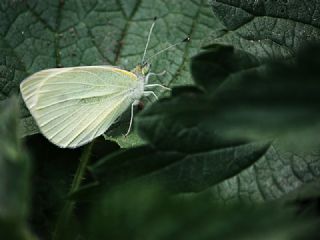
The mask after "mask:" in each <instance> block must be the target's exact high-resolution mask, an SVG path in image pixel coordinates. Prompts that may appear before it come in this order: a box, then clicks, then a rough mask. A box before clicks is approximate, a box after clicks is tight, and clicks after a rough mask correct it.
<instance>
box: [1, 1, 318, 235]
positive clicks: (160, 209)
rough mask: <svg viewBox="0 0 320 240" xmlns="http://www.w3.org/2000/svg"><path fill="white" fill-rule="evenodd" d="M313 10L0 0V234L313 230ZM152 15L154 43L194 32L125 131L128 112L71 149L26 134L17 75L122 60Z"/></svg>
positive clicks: (270, 5)
mask: <svg viewBox="0 0 320 240" xmlns="http://www.w3.org/2000/svg"><path fill="white" fill-rule="evenodd" d="M319 14H320V5H319V4H318V2H317V1H301V0H286V1H285V0H268V1H265V0H250V1H240V0H239V1H234V0H215V1H213V0H212V1H204V0H203V1H202V0H188V1H182V0H177V1H169V0H164V1H163V0H155V1H154V0H130V1H124V0H106V1H102V0H89V1H81V0H55V1H36V0H26V1H19V0H14V1H12V0H4V1H1V3H0V22H1V24H0V97H1V101H2V104H1V109H0V110H1V114H0V136H1V137H0V236H1V239H2V238H4V239H37V238H39V239H51V238H52V239H77V238H78V239H79V238H80V239H82V238H84V239H105V238H108V239H216V238H217V239H218V238H221V239H315V238H316V237H317V236H316V234H317V233H316V232H315V230H316V229H317V226H318V217H319V176H320V158H319V155H320V153H319V139H318V134H317V132H318V131H319V111H318V109H319V104H320V101H319V100H320V99H319V96H320V95H319V88H320V85H319V82H318V81H319V80H318V79H320V72H319V67H318V66H319V65H320V60H319V58H318V56H319V54H320V45H319V44H317V42H318V40H319V38H320V33H319V31H320V15H319ZM154 16H157V17H158V20H157V24H156V27H155V31H154V35H153V36H152V40H151V45H150V50H149V55H152V54H153V53H155V52H157V51H158V50H159V49H161V48H163V47H166V46H168V45H169V43H174V42H177V41H180V40H182V39H184V38H185V36H190V37H191V39H192V41H191V42H189V43H187V44H181V45H179V46H178V47H177V49H176V50H175V51H170V52H167V53H166V54H164V55H161V57H159V58H157V59H156V60H155V61H154V62H153V65H152V70H153V71H154V72H160V71H162V70H164V69H165V70H166V71H167V74H166V75H165V76H164V77H161V78H159V79H156V78H155V79H152V80H153V81H154V82H160V83H162V84H165V85H168V86H170V87H173V91H172V95H171V96H166V95H164V94H162V92H158V94H159V95H161V96H162V97H163V98H161V100H160V101H158V102H156V103H153V104H148V106H147V107H146V108H145V109H144V110H143V111H141V112H139V113H138V114H137V116H136V118H135V122H134V133H132V134H130V137H128V138H123V137H122V136H121V134H122V133H123V132H124V131H125V130H124V129H126V128H127V125H128V121H127V120H128V119H127V118H128V114H124V117H123V118H122V119H121V121H120V122H119V123H117V124H115V125H114V126H113V127H112V129H111V130H110V131H108V133H107V134H108V136H109V137H108V139H106V140H105V139H104V138H102V137H100V138H98V139H97V140H96V141H95V142H94V143H92V144H89V145H88V146H85V147H83V148H80V149H75V150H68V149H59V148H57V147H55V146H54V145H52V144H51V143H49V142H48V141H47V140H46V139H44V138H43V137H42V136H41V135H39V134H36V133H37V132H38V129H37V127H36V125H35V123H34V122H33V119H32V117H30V114H29V113H28V111H27V109H26V108H25V106H24V104H23V102H22V100H21V98H18V99H17V98H10V96H11V95H14V94H18V93H19V83H20V82H21V81H22V80H23V79H24V78H25V77H26V76H28V75H30V74H32V73H34V72H36V71H38V70H41V69H44V68H50V67H67V66H78V65H103V64H111V65H119V66H122V67H124V68H125V69H131V68H133V67H134V66H135V64H136V63H138V62H139V61H140V59H141V56H142V52H143V48H144V45H145V42H146V36H147V32H148V29H149V27H150V25H151V22H152V19H153V17H154ZM201 47H203V49H201ZM147 102H148V101H147ZM18 116H19V117H18ZM19 119H20V122H19ZM21 136H24V137H25V138H24V139H23V140H24V143H22V142H21V141H22V140H21ZM31 165H32V168H31V167H30V166H31ZM244 219H245V221H244ZM2 236H3V237H2Z"/></svg>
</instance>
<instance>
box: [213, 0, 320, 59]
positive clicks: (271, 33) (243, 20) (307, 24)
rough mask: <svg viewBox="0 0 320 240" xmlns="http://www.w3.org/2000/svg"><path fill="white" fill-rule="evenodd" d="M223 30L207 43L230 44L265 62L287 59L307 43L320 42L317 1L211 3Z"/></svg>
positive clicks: (232, 0)
mask: <svg viewBox="0 0 320 240" xmlns="http://www.w3.org/2000/svg"><path fill="white" fill-rule="evenodd" d="M210 3H211V6H212V9H213V12H214V13H215V15H216V16H217V17H218V18H219V19H220V20H221V22H222V24H223V25H224V28H223V29H222V30H221V31H219V32H217V34H215V35H214V36H212V39H211V41H210V42H216V43H217V42H219V43H221V42H222V43H227V44H231V45H233V46H234V47H236V48H239V49H242V50H244V51H247V52H249V53H251V54H253V55H254V56H256V57H258V58H260V59H264V60H268V59H270V58H271V59H278V58H290V57H293V56H294V55H295V53H296V52H297V51H298V49H299V48H300V47H301V46H302V45H304V44H305V43H306V42H308V41H315V40H319V39H320V17H319V4H318V1H317V0H310V1H301V0H290V1H286V0H283V1H282V0H268V1H263V0H257V1H241V0H211V1H210Z"/></svg>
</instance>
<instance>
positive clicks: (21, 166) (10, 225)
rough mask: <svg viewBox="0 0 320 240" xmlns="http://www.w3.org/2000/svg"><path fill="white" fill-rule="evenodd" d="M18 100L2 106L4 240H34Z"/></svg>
mask: <svg viewBox="0 0 320 240" xmlns="http://www.w3.org/2000/svg"><path fill="white" fill-rule="evenodd" d="M18 108H19V107H18V101H17V99H16V98H10V99H7V100H6V101H4V102H2V103H1V106H0V136H1V137H0V238H1V239H12V240H20V239H21V240H22V239H32V237H31V235H29V233H28V231H27V228H26V222H27V217H28V213H29V198H30V195H29V194H30V175H29V174H30V161H29V158H28V154H27V153H26V151H25V150H24V149H23V146H22V144H21V142H20V139H19V127H18V123H19V112H18V110H19V109H18Z"/></svg>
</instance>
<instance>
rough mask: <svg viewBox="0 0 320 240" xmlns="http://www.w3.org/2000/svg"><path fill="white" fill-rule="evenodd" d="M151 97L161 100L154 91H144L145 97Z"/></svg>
mask: <svg viewBox="0 0 320 240" xmlns="http://www.w3.org/2000/svg"><path fill="white" fill-rule="evenodd" d="M150 95H152V96H154V98H155V99H157V100H158V99H159V98H158V96H157V95H156V94H155V93H154V92H153V91H144V92H143V96H145V97H147V96H150Z"/></svg>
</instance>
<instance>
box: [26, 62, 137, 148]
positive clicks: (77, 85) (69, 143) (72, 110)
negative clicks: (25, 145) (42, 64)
mask: <svg viewBox="0 0 320 240" xmlns="http://www.w3.org/2000/svg"><path fill="white" fill-rule="evenodd" d="M138 85H139V81H138V79H137V76H136V75H134V74H133V73H131V72H128V71H125V70H121V69H118V68H114V67H111V66H92V67H74V68H56V69H48V70H44V71H40V72H37V73H35V74H33V75H31V76H30V77H28V78H27V79H25V80H24V81H23V82H22V83H21V85H20V90H21V93H22V97H23V99H24V101H25V103H26V105H27V107H28V108H29V110H30V112H31V114H32V116H33V117H34V119H35V121H36V122H37V124H38V126H39V129H40V131H41V132H42V133H43V135H44V136H45V137H47V138H48V139H49V140H50V141H51V142H53V143H54V144H56V145H58V146H60V147H69V148H74V147H79V146H81V145H83V144H85V143H87V142H90V141H92V140H93V139H94V138H96V137H98V136H100V135H101V134H103V133H104V132H105V131H106V130H107V129H108V128H109V127H110V125H111V124H112V123H113V122H114V121H115V120H116V119H117V118H118V117H119V116H120V115H121V114H122V113H123V112H124V111H125V110H126V109H127V108H128V107H129V106H130V104H131V103H132V98H131V92H132V90H133V89H135V88H137V86H138Z"/></svg>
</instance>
